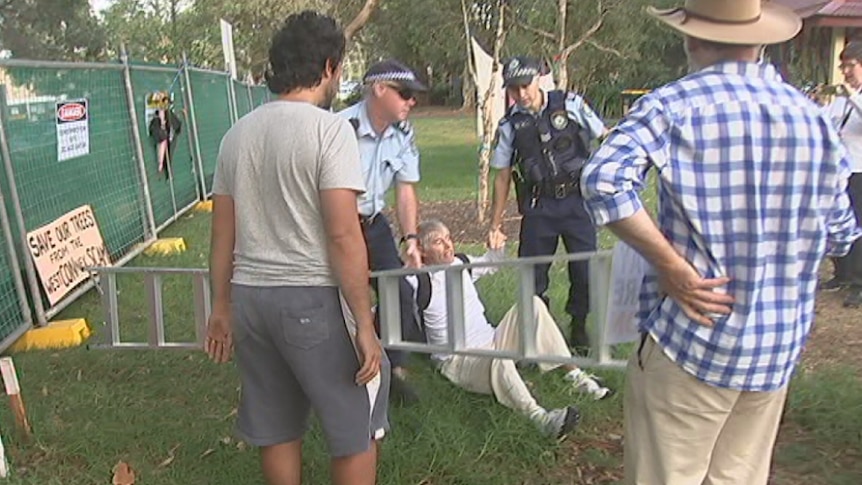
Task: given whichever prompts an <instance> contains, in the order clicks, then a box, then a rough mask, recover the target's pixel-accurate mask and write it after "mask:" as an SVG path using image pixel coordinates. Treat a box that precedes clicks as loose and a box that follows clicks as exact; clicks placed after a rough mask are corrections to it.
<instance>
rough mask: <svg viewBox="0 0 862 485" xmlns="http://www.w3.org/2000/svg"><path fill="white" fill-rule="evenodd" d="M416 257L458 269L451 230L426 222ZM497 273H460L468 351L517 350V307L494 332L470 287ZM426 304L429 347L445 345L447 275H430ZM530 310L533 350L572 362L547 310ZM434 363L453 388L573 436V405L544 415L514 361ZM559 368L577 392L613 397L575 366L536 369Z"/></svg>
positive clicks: (497, 256)
mask: <svg viewBox="0 0 862 485" xmlns="http://www.w3.org/2000/svg"><path fill="white" fill-rule="evenodd" d="M418 236H419V253H420V255H421V257H422V264H423V265H425V266H436V265H461V264H463V263H464V261H463V260H462V259H461V256H460V255H459V257H456V255H455V250H454V245H453V244H452V239H451V237H450V235H449V229H448V228H447V227H446V226H445V225H444V224H443V223H442V222H440V221H426V222H423V223H421V224H420V225H419V230H418ZM500 246H501V248H500V249H497V250H489V251H488V252H486V253H485V254H484V255H483V256H478V257H474V256H467V257H466V258H465V259H467V260H468V261H470V262H485V261H492V262H493V261H500V260H502V259H503V257H504V252H503V249H502V245H500ZM495 271H496V268H473V269H472V270H471V271H467V270H464V271H462V273H461V274H462V275H463V278H464V314H465V317H466V321H465V329H464V331H465V337H466V345H467V347H468V348H480V349H495V350H503V351H507V350H508V351H513V350H517V349H518V345H519V339H520V328H521V322H520V320H519V315H518V308H517V305H516V306H513V307H512V308H511V309H510V310H509V311H508V312H507V313H506V315H505V316H504V317H503V319H502V320H501V321H500V324H499V325H498V326H497V328H496V329H495V328H494V327H492V326H491V324H490V323H488V319H487V318H486V317H485V306H484V305H483V304H482V301H481V300H480V299H479V294H478V292H477V291H476V286H475V285H474V282H475V281H476V280H477V279H479V278H481V277H482V276H486V275H489V274H492V273H494V272H495ZM429 276H430V289H431V291H430V293H431V296H430V300H429V301H428V304H427V307H426V308H424V309H421V308H420V311H421V312H422V315H421V316H422V317H423V319H424V324H425V331H426V333H427V337H428V343H429V344H432V345H446V344H447V341H448V329H447V327H448V323H447V322H448V320H449V319H448V314H447V306H446V272H445V271H437V272H433V273H431V274H430V275H429ZM408 281H409V282H410V284H411V285H413V287H414V288H417V290H418V288H419V285H420V276H413V277H409V278H408ZM533 305H534V309H535V319H536V348H537V350H538V352H539V354H541V355H547V356H556V357H571V355H572V354H571V352H570V351H569V347H568V345H567V344H566V340H565V339H564V338H563V336H562V334H561V333H560V330H559V327H558V326H557V324H556V323H555V322H554V319H553V317H552V316H551V314H550V312H549V311H548V307H547V306H546V305H545V303H544V302H543V301H542V299H541V298H539V297H534V299H533ZM432 359H433V360H434V361H435V362H436V363H437V365H438V368H439V369H440V371H441V372H442V374H443V375H444V376H446V378H447V379H449V381H451V382H452V383H453V384H455V385H457V386H458V387H461V388H463V389H465V390H468V391H471V392H476V393H480V394H494V396H495V397H496V398H497V401H498V402H499V403H500V404H502V405H504V406H506V407H508V408H511V409H514V410H516V411H519V412H521V413H522V414H524V415H526V416H527V417H529V418H530V420H531V421H533V422H534V423H535V424H536V426H537V427H538V428H539V429H540V430H542V431H543V432H544V433H546V434H548V435H550V436H553V437H559V436H562V435H564V434H566V433H568V432H569V431H571V430H572V429H573V428H574V427H575V425H576V424H577V422H578V419H579V418H580V414H579V412H578V409H577V408H576V407H575V406H569V407H566V408H560V409H554V410H551V411H547V410H546V409H544V408H543V407H541V406H539V404H538V403H537V402H536V399H535V398H534V397H533V396H532V395H531V394H530V391H529V390H528V389H527V385H526V384H525V383H524V380H523V379H522V378H521V376H520V374H519V373H518V369H517V368H516V367H515V362H513V361H512V360H509V359H492V358H490V357H471V356H464V355H446V354H435V355H433V356H432ZM558 367H562V368H563V369H565V370H566V375H565V378H566V380H568V381H570V382H572V385H573V386H574V387H575V388H576V389H578V390H579V391H582V392H586V393H588V394H590V395H592V396H593V397H594V398H595V399H602V398H604V397H607V396H609V395H610V394H611V391H610V389H608V388H606V387H602V386H601V385H600V384H599V383H598V382H596V380H595V378H594V377H593V376H590V375H588V374H587V373H585V372H584V371H582V370H581V369H579V368H578V367H577V366H574V365H560V364H544V363H543V364H539V368H540V370H541V371H542V372H547V371H550V370H552V369H556V368H558Z"/></svg>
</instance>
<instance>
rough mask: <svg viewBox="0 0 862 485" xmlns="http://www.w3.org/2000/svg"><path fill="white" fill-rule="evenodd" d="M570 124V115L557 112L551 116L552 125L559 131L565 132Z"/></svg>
mask: <svg viewBox="0 0 862 485" xmlns="http://www.w3.org/2000/svg"><path fill="white" fill-rule="evenodd" d="M568 124H569V115H568V114H567V113H566V112H565V111H557V112H554V113H552V114H551V125H553V126H554V128H556V129H557V130H563V129H565V128H566V126H568Z"/></svg>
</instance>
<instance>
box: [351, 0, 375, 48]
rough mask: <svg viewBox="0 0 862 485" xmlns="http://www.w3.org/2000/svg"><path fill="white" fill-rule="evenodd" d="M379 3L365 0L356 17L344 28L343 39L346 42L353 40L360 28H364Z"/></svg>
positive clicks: (373, 0)
mask: <svg viewBox="0 0 862 485" xmlns="http://www.w3.org/2000/svg"><path fill="white" fill-rule="evenodd" d="M378 3H380V0H365V5H363V6H362V10H360V11H359V13H358V14H356V17H354V18H353V20H351V21H350V23H349V24H347V27H345V28H344V37H346V38H347V40H350V39H352V38H353V36H354V35H356V33H357V32H359V31H360V30H361V29H362V27H365V24H367V23H368V19H369V18H370V17H371V14H372V13H373V12H374V9H376V8H377V4H378Z"/></svg>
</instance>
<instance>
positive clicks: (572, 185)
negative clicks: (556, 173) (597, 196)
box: [538, 181, 579, 199]
mask: <svg viewBox="0 0 862 485" xmlns="http://www.w3.org/2000/svg"><path fill="white" fill-rule="evenodd" d="M578 190H579V189H578V183H577V182H574V181H570V182H563V183H559V184H542V185H540V186H539V190H538V192H539V195H541V196H543V197H550V198H552V199H565V198H566V197H568V196H570V195H572V194H575V193H578Z"/></svg>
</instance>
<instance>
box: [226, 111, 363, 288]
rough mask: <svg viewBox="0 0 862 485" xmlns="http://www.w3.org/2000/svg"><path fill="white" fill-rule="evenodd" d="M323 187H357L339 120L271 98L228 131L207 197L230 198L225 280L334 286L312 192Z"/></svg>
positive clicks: (349, 134)
mask: <svg viewBox="0 0 862 485" xmlns="http://www.w3.org/2000/svg"><path fill="white" fill-rule="evenodd" d="M326 189H350V190H354V191H356V192H357V195H358V194H359V193H362V192H364V190H365V187H364V183H363V180H362V169H361V165H360V161H359V148H358V146H357V142H356V135H355V134H354V132H353V128H352V127H351V126H350V123H349V122H348V121H347V120H345V119H342V118H340V117H338V116H336V115H334V114H332V113H329V112H327V111H324V110H322V109H320V108H318V107H316V106H313V105H311V104H308V103H301V102H293V101H282V100H278V101H273V102H270V103H267V104H265V105H263V106H261V107H259V108H257V109H256V110H254V111H253V112H251V113H249V114H248V115H246V116H244V117H243V118H242V119H240V120H239V121H238V122H237V123H236V124H235V125H234V126H233V127H232V128H231V129H230V130H228V132H227V133H226V134H225V136H224V138H223V139H222V142H221V147H220V148H219V155H218V165H217V166H216V171H215V180H214V182H213V193H214V194H217V195H228V196H231V197H232V198H233V201H234V211H235V218H236V242H235V249H234V271H233V279H232V281H233V282H234V283H237V284H242V285H250V286H334V285H335V284H336V283H335V280H334V278H333V275H332V270H331V268H330V266H329V258H328V256H327V251H326V247H327V246H326V233H325V231H324V226H323V216H322V213H321V207H320V195H319V191H321V190H326Z"/></svg>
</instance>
